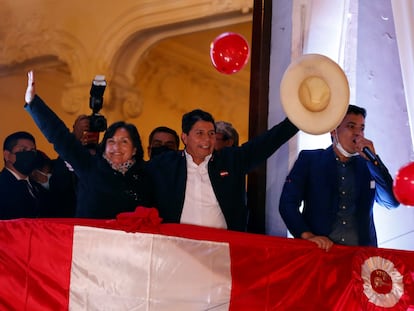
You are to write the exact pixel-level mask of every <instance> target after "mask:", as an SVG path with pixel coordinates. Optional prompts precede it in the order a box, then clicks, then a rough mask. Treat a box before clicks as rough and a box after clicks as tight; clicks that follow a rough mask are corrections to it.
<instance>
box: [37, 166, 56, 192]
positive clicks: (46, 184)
mask: <svg viewBox="0 0 414 311" xmlns="http://www.w3.org/2000/svg"><path fill="white" fill-rule="evenodd" d="M37 172H38V173H40V174H42V175H43V176H46V177H47V180H46V181H45V182H44V183H39V184H40V185H41V186H42V187H43V188H45V189H47V190H49V188H50V185H49V180H50V177H51V176H52V174H50V173H43V172H42V171H39V170H37Z"/></svg>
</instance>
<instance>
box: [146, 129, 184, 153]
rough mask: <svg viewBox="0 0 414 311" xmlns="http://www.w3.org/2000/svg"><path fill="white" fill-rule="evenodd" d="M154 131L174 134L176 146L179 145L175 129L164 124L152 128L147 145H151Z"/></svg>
mask: <svg viewBox="0 0 414 311" xmlns="http://www.w3.org/2000/svg"><path fill="white" fill-rule="evenodd" d="M156 133H168V134H171V135H173V136H174V140H175V143H176V144H177V148H178V146H179V145H180V137H178V134H177V132H176V131H174V130H173V129H172V128H169V127H166V126H159V127H156V128H155V129H153V130H152V132H151V134H150V135H149V140H148V142H149V145H151V142H152V139H153V138H154V135H155V134H156Z"/></svg>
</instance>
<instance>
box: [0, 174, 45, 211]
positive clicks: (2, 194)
mask: <svg viewBox="0 0 414 311" xmlns="http://www.w3.org/2000/svg"><path fill="white" fill-rule="evenodd" d="M30 183H31V185H32V187H33V190H32V192H34V193H35V196H36V199H35V198H34V197H33V196H32V195H31V194H30V192H29V190H28V188H27V185H26V181H24V180H17V179H16V177H14V175H13V174H12V173H10V171H9V170H7V169H6V168H4V169H3V170H2V171H1V172H0V219H14V218H36V217H43V216H48V215H47V211H48V209H49V208H50V204H49V203H50V202H49V196H48V192H47V190H45V189H44V188H43V187H42V186H41V185H39V184H38V183H36V182H35V181H34V180H30Z"/></svg>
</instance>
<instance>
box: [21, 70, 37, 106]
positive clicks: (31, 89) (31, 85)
mask: <svg viewBox="0 0 414 311" xmlns="http://www.w3.org/2000/svg"><path fill="white" fill-rule="evenodd" d="M34 96H35V82H34V73H33V70H30V71H29V72H28V73H27V89H26V94H25V96H24V99H25V101H26V104H30V103H31V101H32V100H33V98H34Z"/></svg>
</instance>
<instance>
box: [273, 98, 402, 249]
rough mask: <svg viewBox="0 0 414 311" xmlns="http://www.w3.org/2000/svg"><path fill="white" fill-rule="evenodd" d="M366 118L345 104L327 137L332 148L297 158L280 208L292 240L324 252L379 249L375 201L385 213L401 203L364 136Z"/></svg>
mask: <svg viewBox="0 0 414 311" xmlns="http://www.w3.org/2000/svg"><path fill="white" fill-rule="evenodd" d="M365 117H366V111H365V109H364V108H361V107H357V106H354V105H349V106H348V108H347V111H346V114H345V117H344V119H343V120H342V122H341V123H340V124H339V126H337V127H336V128H335V129H334V130H332V131H331V132H330V134H331V138H332V142H333V143H332V145H331V146H330V147H328V148H327V149H318V150H303V151H301V152H300V153H299V156H298V158H297V160H296V162H295V164H294V165H293V168H292V169H291V171H290V173H289V174H288V176H287V178H286V181H285V184H284V187H283V190H282V194H281V197H280V205H279V211H280V214H281V216H282V218H283V220H284V222H285V223H286V226H287V228H288V229H289V231H290V233H291V234H292V235H293V236H294V237H296V238H302V239H306V240H309V241H311V242H314V243H316V244H317V245H318V246H319V247H320V248H322V249H325V250H329V248H330V247H331V246H332V245H333V244H334V243H335V244H342V245H359V246H377V236H376V232H375V225H374V219H373V204H374V201H376V202H377V203H379V204H380V205H382V206H384V207H386V208H396V207H398V206H399V202H398V201H397V200H396V198H395V197H394V194H393V190H392V187H393V180H392V177H391V176H390V174H389V172H388V170H387V168H386V167H385V165H384V164H383V163H382V161H381V159H380V158H379V156H378V155H376V153H375V148H374V145H373V143H372V141H370V140H368V139H366V138H365V137H364V129H365ZM302 203H303V210H302V211H300V207H301V205H302Z"/></svg>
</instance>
